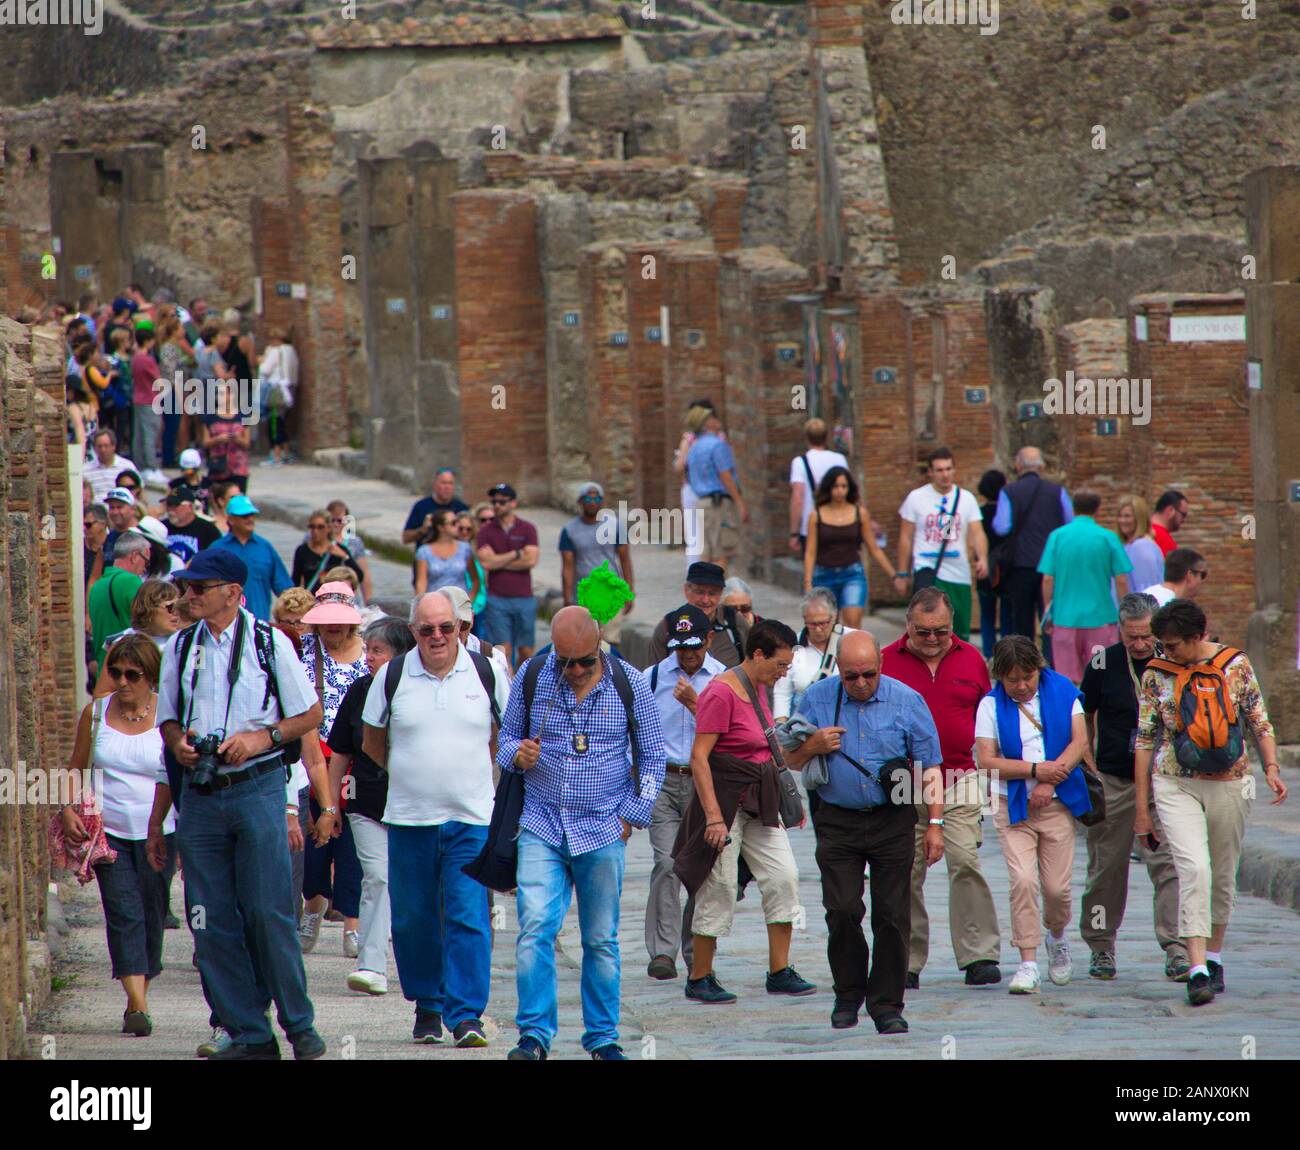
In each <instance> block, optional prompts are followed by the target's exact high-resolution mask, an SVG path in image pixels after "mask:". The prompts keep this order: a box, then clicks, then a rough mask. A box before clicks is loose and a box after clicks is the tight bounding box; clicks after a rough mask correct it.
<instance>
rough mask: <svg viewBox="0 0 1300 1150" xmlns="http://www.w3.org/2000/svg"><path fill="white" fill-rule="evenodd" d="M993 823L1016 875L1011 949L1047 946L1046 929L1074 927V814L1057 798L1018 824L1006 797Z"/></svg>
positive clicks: (1013, 876)
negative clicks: (1071, 892)
mask: <svg viewBox="0 0 1300 1150" xmlns="http://www.w3.org/2000/svg"><path fill="white" fill-rule="evenodd" d="M993 825H994V826H995V827H997V829H998V841H999V842H1001V844H1002V856H1003V857H1004V858H1005V859H1006V860H1007V873H1008V874H1009V875H1010V877H1011V945H1012V946H1015V947H1025V948H1026V949H1028V948H1030V947H1037V946H1041V945H1042V944H1043V926H1044V925H1046V926H1047V929H1048V930H1050V931H1052V932H1053V933H1056V934H1059V933H1060V932H1061V931H1063V930H1065V928H1066V927H1067V926H1068V925H1069V923H1070V874H1071V871H1072V869H1073V865H1074V816H1073V815H1072V814H1070V812H1069V811H1068V810H1066V809H1065V804H1064V803H1062V802H1061V801H1060V800H1059V799H1053V800H1052V801H1051V802H1050V803H1048V805H1047V806H1045V807H1033V806H1031V807H1030V808H1029V817H1028V818H1026V819H1025V820H1024V822H1020V823H1016V825H1015V826H1012V825H1011V820H1010V817H1009V815H1008V814H1007V803H1006V799H1005V798H1004V799H1002V801H1001V802H999V803H998V807H997V810H996V811H994V813H993ZM1040 894H1041V896H1042V911H1041V915H1040V911H1039V896H1040Z"/></svg>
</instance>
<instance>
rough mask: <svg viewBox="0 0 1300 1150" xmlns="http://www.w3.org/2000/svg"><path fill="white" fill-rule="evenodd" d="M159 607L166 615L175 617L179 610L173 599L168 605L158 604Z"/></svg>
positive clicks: (178, 605)
mask: <svg viewBox="0 0 1300 1150" xmlns="http://www.w3.org/2000/svg"><path fill="white" fill-rule="evenodd" d="M159 606H160V607H161V608H162V610H164V611H166V612H167V614H168V615H175V614H176V612H177V611H178V610H179V609H180V604H178V603H177V602H176V600H175V599H173V600H172V601H171V602H170V603H160V604H159Z"/></svg>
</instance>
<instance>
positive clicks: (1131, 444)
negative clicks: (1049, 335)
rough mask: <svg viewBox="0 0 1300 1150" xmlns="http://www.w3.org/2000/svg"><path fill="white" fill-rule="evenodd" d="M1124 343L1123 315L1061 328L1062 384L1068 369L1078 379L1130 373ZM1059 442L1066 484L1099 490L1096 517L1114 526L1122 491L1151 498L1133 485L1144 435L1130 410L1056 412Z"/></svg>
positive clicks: (1149, 500)
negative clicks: (1136, 453) (1136, 454)
mask: <svg viewBox="0 0 1300 1150" xmlns="http://www.w3.org/2000/svg"><path fill="white" fill-rule="evenodd" d="M1127 351H1128V347H1127V344H1126V342H1125V335H1124V321H1123V320H1122V319H1090V320H1083V321H1081V322H1079V323H1072V324H1069V325H1067V326H1065V327H1063V328H1061V329H1060V331H1058V332H1057V336H1056V362H1057V366H1058V370H1059V378H1060V380H1061V383H1062V386H1063V387H1064V386H1065V385H1066V384H1067V383H1068V382H1069V377H1068V376H1067V374H1066V373H1067V372H1070V371H1073V372H1074V382H1075V387H1076V390H1077V387H1078V383H1079V380H1081V379H1091V380H1093V381H1094V382H1095V381H1097V380H1098V379H1126V378H1128V357H1127ZM1055 418H1056V422H1057V424H1058V425H1059V430H1058V432H1057V447H1058V450H1059V452H1060V462H1061V470H1062V471H1063V472H1064V473H1065V475H1066V476H1068V477H1069V482H1070V489H1071V490H1073V491H1077V490H1079V489H1080V488H1088V489H1089V490H1092V491H1096V492H1097V493H1098V494H1099V495H1100V496H1101V500H1102V502H1101V511H1100V512H1099V514H1098V516H1097V520H1098V522H1099V523H1102V524H1104V525H1105V526H1107V527H1111V528H1114V527H1115V515H1116V512H1117V504H1118V502H1119V499H1120V497H1121V496H1124V495H1129V494H1135V495H1141V496H1143V498H1145V499H1146V500H1147V506H1148V508H1149V507H1150V506H1151V505H1152V503H1154V499H1153V497H1152V496H1150V495H1149V494H1148V493H1147V492H1146V491H1145V490H1143V491H1137V490H1135V489H1134V485H1133V466H1132V464H1133V460H1132V458H1131V457H1132V455H1133V453H1134V450H1135V448H1136V449H1138V450H1142V451H1143V453H1144V454H1145V450H1144V449H1145V444H1146V435H1145V433H1144V432H1143V430H1142V427H1141V426H1140V425H1139V426H1137V427H1135V426H1134V425H1133V416H1132V414H1131V413H1130V414H1128V415H1124V414H1115V413H1110V412H1108V413H1106V414H1105V415H1086V414H1075V415H1060V416H1056V417H1055Z"/></svg>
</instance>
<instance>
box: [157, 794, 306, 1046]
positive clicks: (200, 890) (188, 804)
mask: <svg viewBox="0 0 1300 1150" xmlns="http://www.w3.org/2000/svg"><path fill="white" fill-rule="evenodd" d="M183 808H184V812H185V813H184V814H183V815H182V817H181V819H180V821H179V824H178V826H177V828H176V845H177V847H178V848H179V849H180V854H181V858H182V859H183V860H184V862H185V894H186V901H187V903H188V905H189V910H190V914H191V919H190V925H191V927H192V928H195V927H197V928H198V929H195V930H194V947H195V951H196V953H197V954H198V958H199V969H200V970H201V971H202V973H203V976H204V984H205V986H206V988H207V991H208V993H209V995H210V999H209V1001H210V1003H211V1006H212V1009H213V1012H214V1013H215V1014H216V1016H217V1017H218V1018H219V1019H220V1020H221V1023H222V1025H223V1026H225V1027H226V1028H227V1029H228V1030H229V1031H230V1033H231V1036H232V1037H233V1038H234V1040H235V1041H236V1042H242V1043H245V1044H248V1045H254V1044H257V1043H263V1042H270V1041H272V1039H273V1038H274V1037H275V1035H274V1034H273V1032H272V1031H271V1027H270V1024H269V1023H268V1022H267V1020H266V1015H265V1013H264V1011H265V1009H266V1005H265V999H263V998H262V996H261V994H260V993H259V991H258V982H259V981H264V985H265V987H266V989H267V990H268V991H269V992H270V994H271V997H272V998H273V999H274V1000H275V1004H276V1008H277V1012H278V1015H279V1020H280V1025H281V1026H282V1027H283V1028H284V1032H285V1033H286V1034H288V1035H290V1036H292V1035H295V1034H300V1033H302V1032H303V1031H305V1030H309V1029H310V1028H311V1026H312V1024H313V1022H314V1021H315V1013H314V1011H313V1010H312V1004H311V1000H310V999H309V998H308V997H307V975H306V972H305V970H304V969H303V963H302V947H301V945H300V944H299V942H298V931H297V927H296V924H295V921H294V900H293V889H292V880H291V878H290V873H291V872H290V864H289V851H288V849H287V831H286V830H285V826H286V820H285V810H284V772H283V771H279V770H276V771H268V772H267V773H266V774H264V775H261V776H260V777H259V778H256V779H252V780H251V781H249V782H246V783H240V784H239V785H237V786H234V787H230V788H229V789H228V790H221V791H213V792H212V794H209V795H201V794H199V793H198V792H197V791H193V790H191V789H190V788H189V786H188V777H187V781H186V786H185V791H184V803H183ZM200 908H201V909H202V919H201V921H200V922H196V921H195V918H194V915H195V914H197V912H198V911H199V909H200ZM253 954H256V956H257V961H256V964H255V963H254V961H253ZM259 976H260V977H259Z"/></svg>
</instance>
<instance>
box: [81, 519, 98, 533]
mask: <svg viewBox="0 0 1300 1150" xmlns="http://www.w3.org/2000/svg"><path fill="white" fill-rule="evenodd" d="M98 522H99V521H98V520H97V519H87V520H86V521H85V522H84V523H82V525H81V526H82V528H83V529H84V530H86V531H91V530H93V529H94V528H95V526H96V524H97V523H98Z"/></svg>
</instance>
